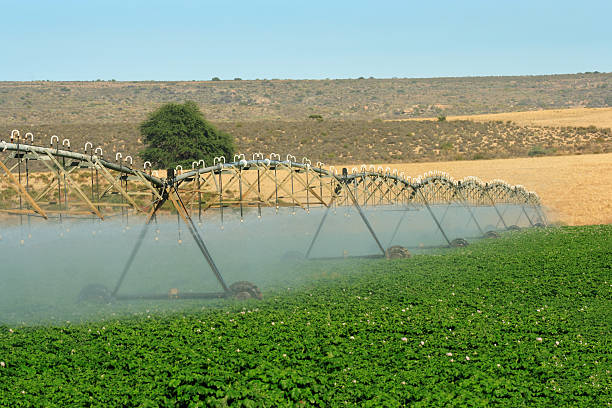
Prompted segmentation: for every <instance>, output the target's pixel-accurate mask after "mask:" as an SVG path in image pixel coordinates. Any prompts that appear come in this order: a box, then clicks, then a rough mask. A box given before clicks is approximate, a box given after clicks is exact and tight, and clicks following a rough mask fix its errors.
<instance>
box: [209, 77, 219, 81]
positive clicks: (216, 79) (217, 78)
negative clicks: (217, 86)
mask: <svg viewBox="0 0 612 408" xmlns="http://www.w3.org/2000/svg"><path fill="white" fill-rule="evenodd" d="M220 80H221V78H219V77H213V78H212V79H211V81H220Z"/></svg>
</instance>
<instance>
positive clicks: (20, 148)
mask: <svg viewBox="0 0 612 408" xmlns="http://www.w3.org/2000/svg"><path fill="white" fill-rule="evenodd" d="M37 175H38V176H40V175H44V177H37ZM452 206H455V207H460V208H463V209H465V214H466V218H467V220H468V222H471V223H473V225H474V226H475V228H476V229H477V231H478V233H479V236H480V237H493V236H495V234H496V233H495V230H490V229H487V228H486V226H485V225H483V222H482V221H481V219H479V214H480V212H479V209H482V208H489V209H492V210H493V212H494V214H495V218H496V225H495V229H496V230H507V229H516V228H518V227H517V224H519V219H515V218H516V217H515V216H512V218H510V216H509V215H508V214H507V211H508V209H509V208H512V209H514V210H516V211H518V214H519V218H520V219H522V220H523V222H524V223H525V224H526V226H531V227H536V226H545V225H547V219H546V215H545V213H544V211H543V208H542V207H541V203H540V199H539V197H538V196H537V194H536V193H534V192H531V191H527V190H526V189H525V188H524V187H523V186H520V185H516V186H511V185H509V184H508V183H506V182H504V181H502V180H493V181H490V182H483V181H481V180H479V179H478V178H476V177H467V178H464V179H462V180H455V179H453V178H452V177H451V176H449V175H448V174H446V173H443V172H437V171H431V172H429V173H427V174H425V175H423V176H420V177H417V178H411V177H407V176H405V175H404V174H403V173H398V172H397V171H396V170H392V169H390V168H382V167H375V166H366V165H363V166H361V167H359V168H357V167H354V168H352V169H347V168H339V169H336V168H334V167H333V166H329V167H327V168H325V167H324V164H323V163H322V162H317V163H316V164H312V163H311V161H310V160H308V159H307V158H303V159H302V160H301V161H298V160H297V159H296V157H294V156H292V155H287V156H286V157H285V159H284V160H282V158H281V156H280V155H278V154H275V153H272V154H270V155H269V156H268V157H264V155H263V154H261V153H255V154H253V155H252V157H250V158H247V157H246V156H245V155H244V154H239V155H235V156H234V157H233V159H232V161H231V162H229V161H227V162H226V159H225V158H224V157H217V158H215V159H214V162H213V163H212V165H210V163H209V165H207V164H206V163H204V161H203V160H200V161H198V162H195V161H194V162H193V163H192V166H191V168H190V169H189V168H187V169H183V168H182V167H181V166H178V167H177V168H174V169H164V170H162V171H160V170H154V169H152V167H151V164H150V163H149V162H145V163H144V165H143V167H142V168H136V167H134V162H133V159H132V157H131V156H123V155H122V154H121V153H115V154H114V156H112V157H110V158H108V157H105V156H104V152H103V151H102V149H101V148H100V147H97V148H94V146H93V145H92V144H91V143H86V144H85V146H84V147H83V149H82V151H76V150H73V148H72V146H71V144H70V141H69V140H68V139H64V140H63V141H61V142H60V139H59V138H58V137H57V136H52V137H51V138H50V141H49V144H47V145H46V146H42V145H36V143H35V140H34V136H33V135H32V133H27V134H26V135H25V136H23V137H22V136H21V135H20V133H19V132H18V131H16V130H15V131H13V132H12V133H11V136H10V140H8V141H5V140H2V141H0V213H4V217H5V218H7V216H8V215H12V216H14V217H12V218H13V219H14V220H15V219H17V220H18V221H16V222H18V223H20V224H23V223H24V222H29V221H30V220H31V219H32V218H38V219H43V220H49V221H51V222H63V221H64V220H65V219H74V218H83V219H91V218H95V219H99V220H105V219H107V218H117V217H121V218H122V219H123V220H128V219H129V217H134V215H137V214H141V215H142V216H144V220H145V222H144V225H143V227H142V230H141V232H140V236H139V238H138V239H137V240H136V242H134V247H133V249H132V250H131V253H130V255H129V257H128V259H127V260H126V264H125V267H124V268H123V271H122V273H121V275H120V277H119V279H118V281H117V282H116V284H115V286H114V287H113V288H112V289H110V288H105V287H100V286H99V285H91V286H90V287H87V288H85V289H84V292H83V293H82V296H85V297H93V298H96V297H98V298H103V299H104V300H122V299H131V298H134V296H128V295H120V294H119V289H120V288H121V286H122V283H123V281H124V278H125V277H126V275H127V274H128V273H129V270H130V267H131V266H132V263H133V261H134V258H135V256H136V254H137V253H138V252H139V250H140V247H141V245H142V242H143V240H144V237H145V235H146V234H147V231H148V229H149V225H150V224H151V223H152V222H154V221H155V220H156V217H157V216H158V215H160V214H161V213H164V212H169V211H170V212H172V214H177V216H178V217H180V220H182V223H184V225H185V226H186V227H187V230H188V231H189V233H190V235H191V237H192V238H193V240H194V242H195V244H196V245H197V248H198V249H199V251H200V252H201V254H202V256H203V257H204V259H205V260H206V262H207V263H208V265H209V266H210V268H211V270H212V272H213V274H214V276H215V278H216V280H217V281H218V282H219V285H220V287H221V288H222V292H211V293H178V291H176V290H173V289H171V290H170V292H169V293H167V294H166V293H164V294H161V295H158V294H154V295H150V296H143V295H139V296H138V298H143V297H145V298H151V299H158V298H159V299H162V298H186V297H188V298H218V297H228V296H237V297H239V298H240V297H244V298H248V297H260V296H261V294H260V293H259V291H258V289H257V287H256V286H255V285H253V284H251V283H249V282H246V281H239V282H236V283H234V284H232V285H228V284H227V283H226V281H225V280H224V278H223V274H222V273H221V271H220V270H219V268H218V267H217V264H216V262H215V260H214V259H213V256H212V254H211V252H210V251H209V249H208V246H207V244H206V240H205V239H204V237H203V233H202V231H201V229H200V228H198V225H196V221H197V224H200V223H201V222H202V220H203V219H204V221H205V222H206V220H208V219H209V218H207V217H210V215H211V214H214V216H216V217H219V221H220V223H221V224H223V222H224V220H226V219H228V218H230V217H238V219H239V221H240V222H242V221H243V220H244V219H245V217H259V218H261V217H262V215H263V214H268V213H269V212H266V211H264V210H265V209H272V211H273V213H278V212H279V211H278V210H279V209H281V208H285V207H288V208H290V210H291V211H293V212H295V211H304V212H306V213H307V214H310V213H311V211H312V210H315V209H320V210H319V212H318V213H317V214H319V213H321V212H322V216H321V219H320V221H319V222H318V225H317V228H316V229H315V230H314V233H313V235H312V239H311V241H310V243H309V245H308V246H307V248H305V251H304V253H303V254H301V255H299V256H301V257H303V258H305V259H314V257H313V254H312V252H313V247H314V246H315V244H316V242H317V240H318V239H319V236H320V233H321V229H322V227H323V226H324V225H325V223H326V219H327V218H328V215H329V212H330V211H331V210H332V209H334V210H335V209H337V208H340V207H345V208H346V207H350V208H352V209H354V210H355V212H356V214H358V217H359V219H360V221H361V222H362V223H363V225H364V226H365V227H366V228H367V231H368V233H369V236H370V237H371V239H372V240H373V242H375V244H376V248H377V253H376V254H369V255H367V256H369V257H372V256H379V257H387V258H391V257H395V256H402V254H403V253H404V252H403V251H404V248H402V247H401V246H397V245H396V246H391V247H387V246H386V245H384V244H383V241H382V240H381V238H380V231H376V229H375V228H374V227H373V225H372V223H371V222H370V220H369V218H368V215H367V211H366V210H367V209H368V208H390V209H394V211H400V212H401V213H402V215H401V217H400V218H399V220H398V222H397V223H396V224H395V225H394V226H393V231H392V232H391V235H392V238H391V240H390V241H389V242H393V238H394V237H395V236H396V235H397V234H398V232H399V231H401V230H402V229H409V228H410V224H409V223H407V222H405V216H406V214H408V212H409V211H413V210H415V209H416V210H423V211H424V212H425V213H427V214H428V216H429V217H431V220H432V221H433V223H432V226H433V228H436V229H437V230H438V231H439V233H440V234H441V236H442V237H443V240H444V241H443V242H441V245H443V246H447V247H454V246H463V245H467V241H466V240H465V239H463V238H462V237H454V236H451V235H450V234H449V233H448V231H447V230H446V229H445V227H444V217H445V216H446V212H447V211H448V209H449V208H451V207H452ZM434 207H435V208H442V209H446V211H444V212H443V213H442V214H441V213H440V211H434ZM436 212H437V214H436ZM9 218H10V217H9ZM194 219H195V220H196V221H194ZM13 222H15V221H13ZM208 239H212V238H211V237H209V238H208ZM405 252H406V253H407V251H405Z"/></svg>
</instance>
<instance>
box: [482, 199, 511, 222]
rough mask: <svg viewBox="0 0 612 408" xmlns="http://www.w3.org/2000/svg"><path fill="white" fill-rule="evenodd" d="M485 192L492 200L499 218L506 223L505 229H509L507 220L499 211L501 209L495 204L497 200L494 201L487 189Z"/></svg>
mask: <svg viewBox="0 0 612 408" xmlns="http://www.w3.org/2000/svg"><path fill="white" fill-rule="evenodd" d="M485 194H486V195H487V197H488V198H489V201H491V205H492V206H493V208H494V209H495V212H496V213H497V216H498V217H499V220H500V221H501V222H502V224H504V229H508V224H506V220H504V217H502V215H501V213H500V212H499V209H498V208H497V206H496V205H495V201H493V198H491V195H490V194H489V192H488V191H485Z"/></svg>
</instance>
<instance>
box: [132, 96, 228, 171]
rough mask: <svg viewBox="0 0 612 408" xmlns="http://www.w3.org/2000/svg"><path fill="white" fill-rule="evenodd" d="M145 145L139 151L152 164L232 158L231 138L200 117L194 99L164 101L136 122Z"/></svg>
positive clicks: (176, 163) (165, 166)
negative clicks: (143, 118) (164, 102)
mask: <svg viewBox="0 0 612 408" xmlns="http://www.w3.org/2000/svg"><path fill="white" fill-rule="evenodd" d="M140 133H141V135H142V140H143V142H144V144H145V146H146V148H145V149H144V150H143V151H142V152H141V153H140V157H141V158H142V159H143V160H148V161H150V162H151V163H152V165H153V166H154V167H158V168H170V167H175V166H176V165H179V164H180V165H182V166H183V167H189V166H191V163H192V162H193V161H196V160H200V159H203V160H204V161H205V162H206V163H207V164H212V162H213V158H214V157H215V156H225V157H230V158H231V157H232V155H233V154H234V143H233V140H232V137H231V136H230V135H229V134H227V133H225V132H222V131H219V130H217V129H216V128H215V127H214V126H213V125H211V124H210V123H209V122H207V121H206V119H204V115H203V114H202V112H200V109H199V108H198V105H196V103H195V102H191V101H189V102H185V103H184V104H179V103H168V104H166V105H163V106H162V107H161V108H159V109H158V110H156V111H155V112H153V113H152V114H151V115H149V117H148V118H147V120H145V121H144V122H143V123H142V124H141V125H140Z"/></svg>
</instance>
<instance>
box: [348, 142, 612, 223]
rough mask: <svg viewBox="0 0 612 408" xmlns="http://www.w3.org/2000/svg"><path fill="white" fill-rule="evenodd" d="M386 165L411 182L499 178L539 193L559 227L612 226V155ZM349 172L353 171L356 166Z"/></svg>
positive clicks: (384, 165) (385, 165)
mask: <svg viewBox="0 0 612 408" xmlns="http://www.w3.org/2000/svg"><path fill="white" fill-rule="evenodd" d="M381 165H382V166H383V167H387V166H388V167H391V168H392V169H393V168H397V169H398V170H399V171H403V172H405V174H406V175H410V176H418V175H421V174H423V173H425V172H427V171H430V170H442V171H445V172H447V173H449V174H450V175H451V176H453V177H455V178H463V177H466V176H477V177H480V178H481V179H482V180H484V181H488V180H492V179H496V178H499V179H502V180H505V181H507V182H508V183H510V184H522V185H524V186H525V187H526V188H527V189H529V190H532V191H535V192H536V193H538V195H539V196H540V198H541V199H542V202H543V204H544V205H545V206H546V207H547V208H548V209H549V211H550V218H551V219H552V220H553V221H559V222H561V223H564V224H569V225H586V224H611V223H612V153H608V154H590V155H580V156H552V157H537V158H519V159H497V160H476V161H453V162H435V163H407V164H389V165H388V164H381ZM377 166H378V165H377ZM347 167H348V168H349V171H350V169H351V168H352V167H353V166H347Z"/></svg>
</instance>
